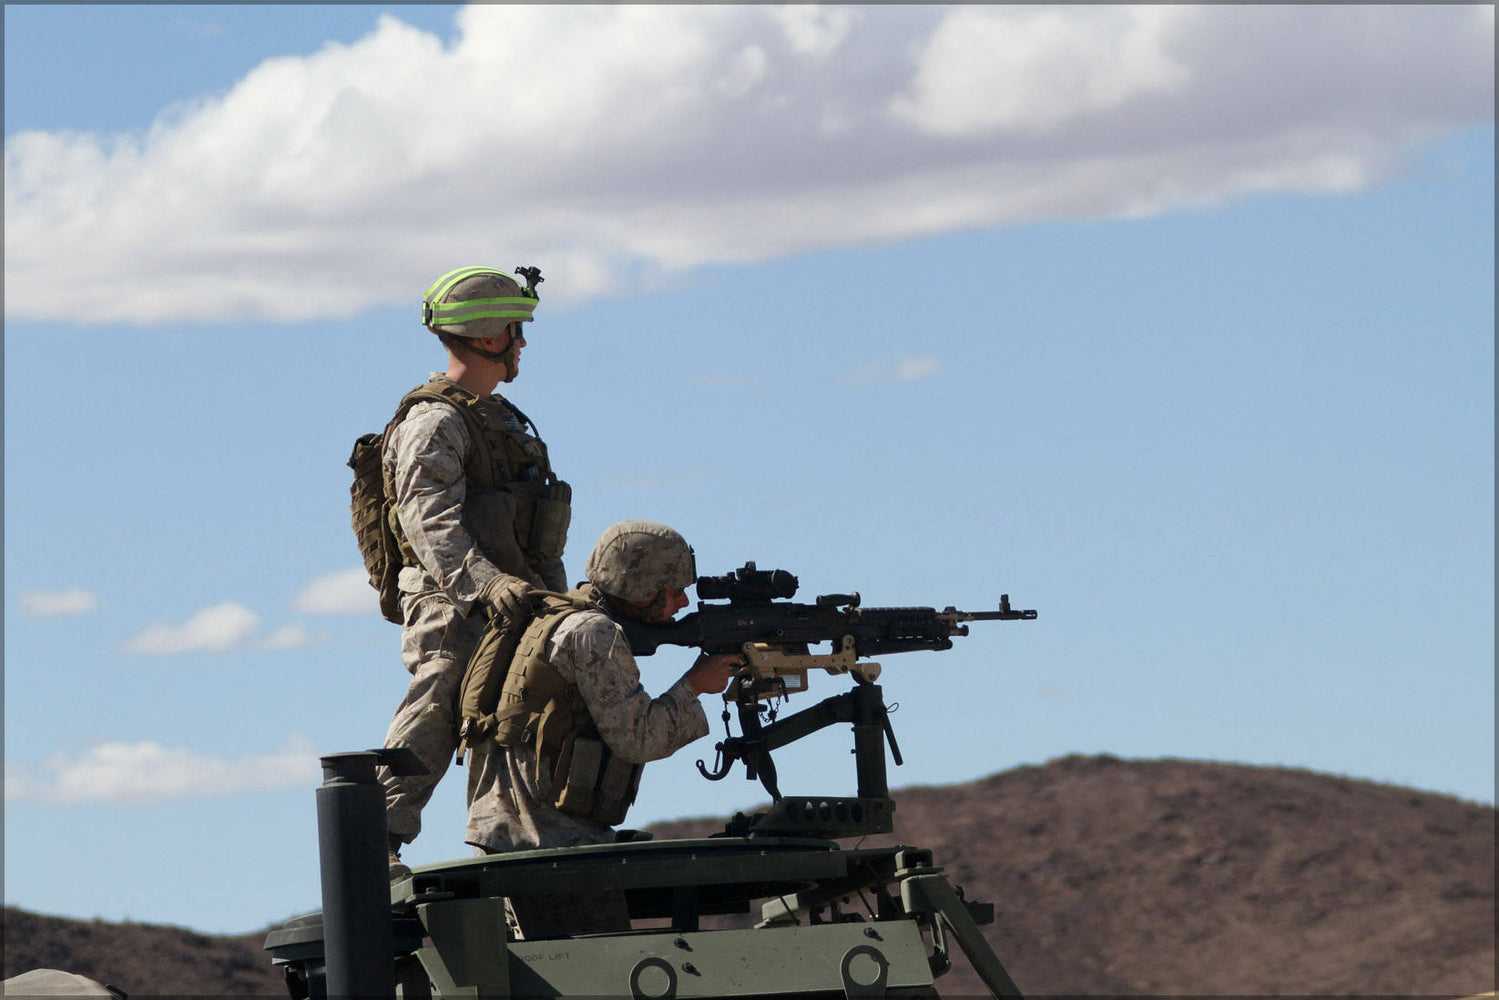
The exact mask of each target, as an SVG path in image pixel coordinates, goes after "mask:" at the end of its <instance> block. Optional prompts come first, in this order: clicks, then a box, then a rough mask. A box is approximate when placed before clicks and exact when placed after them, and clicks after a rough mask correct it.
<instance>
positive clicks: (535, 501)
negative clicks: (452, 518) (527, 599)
mask: <svg viewBox="0 0 1499 1000" xmlns="http://www.w3.org/2000/svg"><path fill="white" fill-rule="evenodd" d="M424 399H434V400H440V401H442V402H445V403H447V404H448V405H450V406H452V407H453V408H454V409H455V410H457V411H458V412H459V413H460V414H461V415H462V416H463V419H464V423H465V424H466V425H467V427H468V432H469V440H470V443H471V446H472V447H471V448H470V450H469V453H468V455H467V456H466V457H465V461H464V467H463V473H464V477H465V478H466V479H467V491H466V493H465V495H464V500H463V527H464V529H465V530H466V531H468V533H469V534H470V535H471V536H472V537H473V539H474V543H475V544H476V545H477V546H478V548H479V551H480V552H481V553H483V554H484V556H485V558H487V559H489V561H490V562H492V563H494V564H495V566H496V567H498V568H499V569H500V570H501V571H503V572H505V573H509V574H511V575H512V576H518V577H521V578H522V579H526V580H533V579H534V578H535V574H534V572H533V567H535V566H537V565H539V564H541V563H544V562H547V561H549V560H552V559H556V558H558V557H560V556H561V555H562V549H563V546H564V545H565V544H566V542H567V527H568V523H569V522H570V521H571V520H572V507H571V503H572V487H571V486H569V485H568V484H567V483H565V482H563V481H562V480H560V479H558V478H557V476H556V474H555V473H553V471H552V465H551V462H550V460H549V459H548V457H547V447H546V445H545V444H544V443H543V442H542V440H541V437H540V435H538V434H536V433H535V431H536V425H535V424H534V423H532V422H531V420H530V418H529V417H527V416H526V415H525V414H524V413H522V412H521V411H520V409H519V408H518V407H516V406H515V405H514V404H513V403H510V402H509V401H508V400H501V399H497V398H494V397H488V396H482V397H481V396H477V395H475V394H474V393H472V392H469V391H468V390H467V389H465V388H463V387H462V386H460V385H458V384H457V383H456V382H452V381H450V380H448V379H446V378H440V379H437V380H435V381H432V382H428V383H426V384H424V385H420V386H417V387H416V388H415V389H413V390H411V392H409V393H407V394H406V396H405V397H404V398H403V399H402V400H401V406H400V408H399V410H398V411H397V412H398V413H404V412H405V411H406V410H407V409H409V408H410V405H411V403H414V402H419V401H421V400H424ZM527 425H529V426H530V428H531V431H532V432H533V433H531V434H527V433H526V431H525V429H524V428H525V427H526V426H527ZM388 433H389V430H387V434H388ZM384 482H385V495H386V496H387V497H392V496H394V490H393V489H392V484H391V481H390V475H389V472H388V471H387V472H385V480H384ZM388 519H389V520H388V523H389V527H390V531H391V534H392V535H394V536H395V539H396V543H397V545H398V547H399V551H400V554H401V562H402V564H403V565H406V566H417V565H420V563H419V562H418V561H417V558H416V553H415V551H414V550H413V549H412V547H411V543H410V542H409V541H407V539H406V534H405V532H404V531H402V530H401V525H400V521H399V519H398V518H397V517H396V511H395V508H394V506H392V507H391V510H390V513H389V515H388Z"/></svg>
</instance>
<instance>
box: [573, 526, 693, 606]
mask: <svg viewBox="0 0 1499 1000" xmlns="http://www.w3.org/2000/svg"><path fill="white" fill-rule="evenodd" d="M583 573H584V575H585V576H587V577H588V582H589V583H592V584H593V585H594V586H595V587H598V588H599V589H600V590H602V591H603V592H604V593H606V594H608V595H609V596H610V597H617V598H619V599H620V600H624V601H649V600H651V599H653V598H654V597H655V596H656V595H657V594H659V593H661V591H662V590H664V589H665V588H667V587H681V588H682V589H684V590H685V589H686V588H688V587H690V586H692V584H693V583H695V582H696V581H697V560H696V559H695V557H694V556H693V554H692V546H690V545H688V544H687V539H685V538H683V537H682V536H681V535H680V534H678V533H677V532H676V531H675V530H674V529H672V528H668V527H667V526H666V525H664V524H658V523H657V522H655V521H620V522H619V523H618V524H613V525H610V526H609V527H608V528H606V529H604V533H603V534H602V535H600V536H599V540H598V544H596V545H595V546H594V547H593V552H592V554H590V555H589V557H588V565H587V566H585V567H584V568H583Z"/></svg>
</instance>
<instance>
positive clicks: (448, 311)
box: [422, 266, 543, 338]
mask: <svg viewBox="0 0 1499 1000" xmlns="http://www.w3.org/2000/svg"><path fill="white" fill-rule="evenodd" d="M515 270H516V273H517V274H519V275H520V276H521V277H523V278H525V279H527V284H526V285H525V287H522V286H521V283H520V282H519V281H517V280H516V279H515V278H514V277H512V276H511V275H509V274H506V273H505V272H504V271H500V270H497V269H496V268H492V267H477V266H473V267H459V268H455V269H453V270H451V271H449V272H448V273H447V274H444V275H443V276H442V277H440V278H438V279H437V280H436V281H434V282H432V286H431V287H430V288H428V289H427V290H426V292H424V293H423V294H422V325H423V326H425V327H426V328H427V329H429V330H431V331H432V332H433V333H438V334H442V333H447V334H452V335H453V336H455V337H464V338H477V337H495V338H499V337H503V336H505V333H506V331H507V330H508V329H509V327H510V324H511V323H515V322H521V323H527V322H530V320H531V318H532V313H533V312H534V310H535V309H536V303H537V301H538V300H539V299H540V296H539V295H537V294H536V286H537V285H539V284H541V282H542V280H543V279H542V277H541V270H540V269H539V268H535V267H518V268H516V269H515Z"/></svg>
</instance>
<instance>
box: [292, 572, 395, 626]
mask: <svg viewBox="0 0 1499 1000" xmlns="http://www.w3.org/2000/svg"><path fill="white" fill-rule="evenodd" d="M292 607H293V608H295V609H296V610H297V611H300V612H302V613H303V614H308V615H362V614H369V613H375V614H378V613H379V612H380V601H379V597H378V595H377V594H376V593H375V588H373V587H371V586H370V577H369V573H367V572H366V571H365V568H364V567H363V566H354V567H351V568H349V569H343V570H339V571H338V572H336V573H327V574H325V575H323V576H320V577H317V578H316V579H314V580H311V581H309V582H308V583H307V584H306V585H305V586H304V587H303V588H302V589H301V590H299V591H298V592H297V596H296V597H295V598H293V599H292Z"/></svg>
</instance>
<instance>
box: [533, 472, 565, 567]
mask: <svg viewBox="0 0 1499 1000" xmlns="http://www.w3.org/2000/svg"><path fill="white" fill-rule="evenodd" d="M572 492H573V491H572V487H571V486H568V485H567V484H566V483H563V482H556V483H549V484H548V485H546V486H543V487H542V488H541V489H540V490H539V491H538V492H537V495H536V501H535V503H536V507H535V510H534V511H533V513H532V515H531V537H530V538H529V539H527V541H526V555H528V556H530V557H531V561H532V562H538V563H539V562H546V561H548V560H551V559H560V558H561V557H562V549H563V547H564V546H566V545H567V527H568V525H569V524H571V523H572V519H573V508H572Z"/></svg>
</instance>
